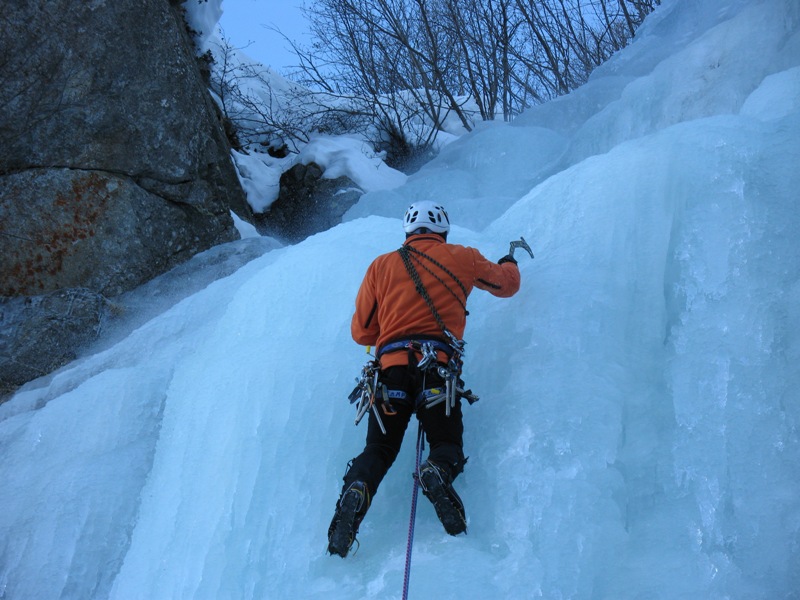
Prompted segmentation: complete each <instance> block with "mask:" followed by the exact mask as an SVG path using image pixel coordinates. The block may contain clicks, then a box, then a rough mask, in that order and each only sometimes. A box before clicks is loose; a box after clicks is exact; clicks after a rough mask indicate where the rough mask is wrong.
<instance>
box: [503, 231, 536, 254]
mask: <svg viewBox="0 0 800 600" xmlns="http://www.w3.org/2000/svg"><path fill="white" fill-rule="evenodd" d="M517 248H522V249H523V250H525V251H526V252H527V253H528V254H530V255H531V258H533V250H531V247H530V246H529V245H528V242H526V241H525V238H524V237H522V236H519V239H518V240H516V241H513V242H511V247H510V248H509V249H508V255H509V256H510V257H511V258H514V250H516V249H517Z"/></svg>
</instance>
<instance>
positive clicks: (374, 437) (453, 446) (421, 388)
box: [344, 365, 466, 496]
mask: <svg viewBox="0 0 800 600" xmlns="http://www.w3.org/2000/svg"><path fill="white" fill-rule="evenodd" d="M380 382H381V383H383V384H386V387H387V389H388V391H389V397H390V403H391V405H392V407H393V409H394V413H395V414H386V412H385V411H383V410H381V409H380V408H379V409H378V410H379V411H380V413H381V420H382V421H383V425H384V427H385V428H386V433H385V434H384V433H383V432H382V431H381V428H380V425H379V424H378V421H377V419H376V418H375V415H374V414H373V412H372V411H371V410H370V411H369V424H368V428H367V443H366V446H365V448H364V451H363V452H362V453H361V454H359V455H358V456H357V457H356V458H354V459H353V460H352V462H351V464H350V468H349V469H348V471H347V473H346V474H345V476H344V482H345V488H346V487H347V486H348V485H350V483H352V482H353V481H363V482H365V483H366V484H367V487H368V488H369V491H370V493H371V495H373V496H374V495H375V492H376V491H377V489H378V486H379V485H380V483H381V481H382V480H383V478H384V476H385V475H386V473H387V471H388V470H389V467H391V466H392V463H394V461H395V458H397V454H398V452H400V446H401V444H402V443H403V436H404V434H405V432H406V429H407V428H408V423H409V421H410V420H411V415H412V414H414V413H416V415H417V419H419V422H420V423H421V425H422V430H423V431H424V432H425V439H426V441H427V443H428V447H429V448H430V454H429V455H428V460H430V461H432V462H434V463H436V464H437V465H438V466H440V467H442V468H443V469H444V471H445V472H446V473H447V474H449V475H450V478H451V480H452V479H455V477H456V476H457V475H458V474H459V473H461V472H462V471H463V470H464V463H465V462H466V461H465V458H464V450H463V435H464V424H463V420H462V415H461V401H460V400H456V404H455V406H454V407H452V408H451V410H450V416H447V414H446V412H445V402H440V403H439V404H437V405H436V406H433V407H430V408H426V407H425V406H424V400H423V398H424V394H425V392H426V391H429V390H432V389H437V388H438V389H440V390H441V391H442V392H444V388H445V384H444V380H443V378H442V377H441V376H440V375H439V374H438V373H436V371H435V369H431V370H428V371H420V370H419V369H418V368H417V367H416V366H413V365H409V366H395V367H389V368H388V369H385V370H384V371H382V372H381V374H380Z"/></svg>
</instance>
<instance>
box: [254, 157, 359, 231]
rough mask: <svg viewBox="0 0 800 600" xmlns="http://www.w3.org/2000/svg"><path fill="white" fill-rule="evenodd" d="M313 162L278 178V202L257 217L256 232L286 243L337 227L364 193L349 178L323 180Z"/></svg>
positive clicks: (319, 169) (320, 169)
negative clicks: (258, 231) (257, 230)
mask: <svg viewBox="0 0 800 600" xmlns="http://www.w3.org/2000/svg"><path fill="white" fill-rule="evenodd" d="M323 174H324V171H323V169H322V167H320V166H319V165H318V164H316V163H313V162H312V163H309V164H307V165H303V164H297V165H295V166H293V167H292V168H291V169H289V170H288V171H286V172H285V173H284V174H283V175H281V183H280V185H281V187H280V192H279V196H278V199H277V200H275V202H273V203H272V205H271V206H270V208H269V211H267V212H266V213H262V214H257V215H256V223H257V225H258V227H259V230H260V231H262V232H263V233H265V234H267V235H272V236H276V237H278V238H281V239H283V240H286V241H287V242H299V241H302V240H303V239H305V238H307V237H308V236H310V235H313V234H315V233H319V232H320V231H325V230H326V229H330V228H331V227H334V226H335V225H338V224H339V223H341V221H342V216H343V215H344V213H346V212H347V210H348V209H349V208H350V207H351V206H353V205H354V204H355V203H356V202H357V201H358V199H359V198H360V197H361V195H362V194H363V192H362V190H360V189H359V188H358V187H357V186H356V184H355V183H353V182H352V181H351V180H350V179H349V178H348V177H339V178H337V179H325V178H323Z"/></svg>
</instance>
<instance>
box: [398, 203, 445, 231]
mask: <svg viewBox="0 0 800 600" xmlns="http://www.w3.org/2000/svg"><path fill="white" fill-rule="evenodd" d="M421 227H427V228H428V229H429V230H431V231H434V232H436V233H447V232H448V231H450V219H449V218H448V217H447V211H446V210H445V209H444V207H443V206H442V205H441V204H436V202H431V201H430V200H421V201H419V202H414V204H412V205H411V206H409V207H408V210H406V214H405V216H404V217H403V230H404V231H405V232H406V233H413V232H414V231H416V230H417V229H420V228H421Z"/></svg>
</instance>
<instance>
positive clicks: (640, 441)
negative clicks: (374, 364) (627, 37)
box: [0, 0, 800, 600]
mask: <svg viewBox="0 0 800 600" xmlns="http://www.w3.org/2000/svg"><path fill="white" fill-rule="evenodd" d="M799 26H800V7H798V4H797V3H796V2H795V1H794V0H763V1H759V0H750V1H745V0H738V1H737V0H704V1H699V0H697V1H695V0H692V1H689V0H671V1H667V0H665V1H664V2H663V6H662V7H661V8H660V9H659V10H658V11H657V12H656V13H654V14H653V15H652V16H651V18H650V19H649V20H648V22H647V23H646V24H645V27H644V29H643V30H642V31H641V34H640V35H639V36H638V37H637V40H636V42H635V43H634V44H632V45H631V46H630V47H629V48H628V49H626V50H625V51H624V52H623V53H621V54H620V55H619V56H618V57H616V58H615V59H614V60H613V61H612V62H611V63H609V64H608V65H606V66H604V67H603V68H602V69H601V70H600V71H599V72H598V73H597V74H596V75H595V77H594V78H593V79H592V80H591V81H590V82H589V84H587V85H586V86H585V87H584V88H582V89H581V90H578V91H576V92H575V93H574V94H571V95H570V96H568V97H566V98H563V99H561V100H558V101H556V102H553V103H551V104H549V105H546V106H543V107H540V108H537V109H535V110H532V111H530V112H529V113H528V114H526V115H523V116H522V117H520V118H519V119H518V121H517V122H515V123H514V124H513V125H503V124H490V125H487V126H484V127H482V128H480V129H479V131H477V132H475V133H474V134H471V135H468V136H465V137H463V138H462V139H460V140H458V141H456V142H454V143H452V144H450V145H449V146H448V147H447V148H446V149H445V151H444V152H443V153H442V155H441V156H440V157H439V158H438V159H437V160H436V161H434V162H433V163H431V164H430V165H428V166H427V167H426V168H424V169H423V170H421V171H420V172H419V173H417V174H416V175H414V176H412V177H410V178H409V181H408V182H407V183H406V184H405V185H404V186H401V187H398V188H396V189H394V190H392V191H391V192H375V193H373V194H369V195H368V196H367V197H366V198H364V200H363V201H362V202H361V204H360V205H359V206H358V207H357V209H354V214H353V215H352V216H353V219H352V220H350V221H348V222H347V223H345V224H343V225H341V226H339V227H337V228H335V229H333V230H330V231H328V232H325V233H321V234H319V235H316V236H313V237H311V238H309V239H307V240H305V241H304V242H302V243H301V244H298V245H296V246H292V247H284V248H276V249H272V250H270V251H268V252H266V253H264V254H263V255H262V256H261V257H259V258H256V259H254V260H252V261H250V262H248V263H247V264H246V265H245V266H243V267H242V268H240V269H239V270H237V271H236V272H235V273H233V274H232V275H229V276H227V277H225V278H222V279H219V280H217V281H215V282H213V283H211V284H209V285H208V286H207V287H205V288H204V289H202V290H201V291H198V292H196V293H193V294H191V295H189V296H188V297H185V298H184V299H183V300H181V301H180V302H178V303H177V304H175V305H174V306H173V307H172V308H171V309H169V310H167V311H166V312H164V313H163V314H161V315H159V316H155V317H154V318H152V319H151V320H150V321H149V322H147V323H145V324H143V325H142V326H140V327H139V328H138V329H136V330H135V331H134V332H132V333H131V334H130V335H128V336H127V337H125V338H124V339H122V340H121V341H119V342H118V343H117V344H116V345H114V346H113V347H110V348H108V349H106V350H103V351H101V352H98V353H97V354H94V355H92V356H90V357H88V358H85V359H82V360H80V361H77V362H76V363H74V364H72V365H70V366H68V367H66V368H65V369H63V370H62V371H60V372H59V373H57V374H55V375H54V376H52V377H50V378H48V379H47V380H44V381H39V382H35V384H33V385H31V386H29V387H28V389H26V390H24V391H21V392H19V393H18V394H17V395H16V396H15V397H14V398H13V399H12V400H11V401H10V402H8V403H6V404H4V405H2V406H0V448H2V457H3V458H2V461H0V481H2V485H1V486H0V506H2V510H1V511H0V597H2V598H9V599H10V598H15V599H16V598H59V597H61V598H106V597H110V598H118V599H125V600H127V599H136V598H148V599H154V598H155V599H160V598H164V599H167V598H170V599H172V598H209V599H211V598H214V599H226V598H230V599H241V598H269V599H274V598H278V599H283V598H286V599H289V598H292V599H294V598H326V599H327V598H346V599H352V598H398V597H400V594H401V591H402V580H403V568H404V563H405V544H406V534H407V528H408V515H409V508H410V499H411V477H410V473H411V471H412V468H413V460H414V456H413V443H412V442H410V441H409V442H408V443H407V445H406V446H407V447H406V448H404V451H403V452H402V453H401V456H400V457H399V459H398V461H397V463H396V464H395V466H394V468H393V469H392V471H391V472H390V474H389V476H388V477H387V479H386V480H385V482H384V484H383V485H382V487H381V490H380V493H379V494H378V495H377V497H376V498H375V500H374V502H373V505H372V508H371V510H370V512H369V514H368V516H367V519H366V520H365V521H364V524H363V525H362V528H361V533H360V536H359V537H360V541H361V547H360V549H359V551H358V552H357V553H356V554H355V555H353V556H351V557H348V558H347V559H346V560H340V559H339V558H332V557H328V556H326V555H325V546H326V531H327V526H328V523H329V521H330V517H331V515H332V511H333V507H334V503H335V501H336V496H337V494H338V491H339V486H340V479H341V476H342V474H343V473H344V469H345V465H346V463H347V461H348V460H349V459H350V458H351V457H353V456H355V455H356V454H357V453H358V452H359V451H360V450H361V447H362V443H363V436H364V433H365V429H364V426H363V425H362V426H361V427H360V428H358V429H357V428H355V427H353V423H352V418H353V413H352V407H351V406H350V405H349V404H348V403H347V401H346V396H347V394H348V393H349V392H350V390H351V389H352V386H353V379H354V378H355V376H356V375H357V374H358V371H359V369H360V366H361V364H362V363H363V361H364V360H365V358H366V357H365V355H364V353H363V349H361V348H359V347H357V346H356V345H355V344H354V343H353V342H352V341H351V340H350V338H349V319H350V315H351V311H352V308H353V300H354V296H355V292H356V289H357V287H358V285H359V283H360V280H361V277H362V275H363V273H364V271H365V269H366V267H367V265H368V264H369V262H370V260H371V259H372V258H373V257H374V256H375V255H376V254H378V253H382V252H386V251H390V250H392V249H393V248H395V247H396V246H397V245H398V244H399V243H400V241H401V238H402V230H401V226H400V220H399V216H400V215H401V214H402V210H403V208H404V207H405V205H406V204H407V203H409V202H410V201H411V200H414V199H418V198H420V197H426V198H427V197H430V198H437V199H440V200H442V201H443V202H444V203H445V205H446V206H448V208H449V209H450V214H451V217H452V219H453V221H455V222H456V223H457V224H460V225H461V226H460V227H459V226H456V227H455V228H454V231H453V232H452V234H451V241H454V242H457V243H463V244H467V245H473V246H476V247H478V248H479V249H481V250H482V251H483V252H484V253H485V254H487V255H488V256H490V257H492V258H499V257H500V256H502V255H503V254H504V253H505V252H506V251H507V248H508V246H507V243H508V241H509V240H510V239H514V238H517V237H518V236H519V235H520V234H521V235H523V236H525V238H526V239H527V240H528V241H530V242H531V243H532V245H533V247H534V250H535V252H536V259H535V260H533V261H530V260H527V259H524V260H523V261H521V263H520V266H521V271H522V280H523V287H522V290H521V292H520V293H519V294H518V295H517V296H515V297H514V298H512V299H509V300H498V299H495V298H493V297H490V296H488V295H485V294H480V292H476V293H475V294H474V295H473V296H472V297H471V299H470V312H471V316H470V322H469V325H468V328H467V334H466V339H467V341H468V346H467V366H466V372H465V376H466V379H467V383H468V384H469V386H470V387H471V388H472V389H474V390H475V391H476V392H477V393H478V394H479V395H480V396H481V397H482V399H481V401H480V402H478V403H477V404H475V405H473V406H471V407H468V408H467V409H465V413H466V414H465V424H466V429H467V431H466V440H465V441H466V451H467V454H468V455H469V456H470V461H469V464H468V465H467V469H466V472H465V473H464V475H463V476H462V477H461V478H459V479H458V481H457V488H458V489H459V492H460V494H461V496H462V498H463V499H464V502H465V504H466V507H467V511H468V518H469V533H468V535H466V536H460V537H458V538H452V537H449V536H447V535H446V534H444V532H443V530H442V528H441V526H440V524H439V523H438V522H437V520H436V516H435V514H434V512H433V510H432V508H431V507H430V506H429V505H428V504H427V502H426V501H425V500H424V499H422V500H421V504H420V510H419V513H418V517H417V527H416V537H415V546H414V558H413V566H412V572H411V588H410V592H411V593H410V597H412V598H415V597H419V598H423V597H438V598H539V597H541V598H546V599H548V600H549V599H563V598H574V599H587V598H608V599H612V598H613V599H642V598H648V599H664V600H672V599H675V598H687V599H700V598H702V599H715V598H719V599H722V598H742V599H744V598H747V599H753V598H758V599H762V598H763V599H765V600H766V599H769V600H772V599H774V598H796V597H798V596H797V594H798V590H800V569H798V564H800V548H798V545H797V543H798V542H797V541H798V539H800V482H798V479H797V475H796V474H797V465H798V464H799V463H800V439H799V438H798V424H799V423H798V422H799V420H800V391H798V390H800V368H798V364H800V313H799V312H798V308H797V307H798V306H800V245H798V243H797V239H798V233H800V207H798V200H797V198H798V196H797V190H798V189H800V171H798V169H797V165H798V164H800V100H798V98H800V94H798V88H799V87H800V84H799V83H798V69H800V34H799V33H798V31H799V30H800V27H799ZM358 211H360V213H359V212H358ZM361 216H363V217H364V218H358V217H361ZM411 436H413V432H411V431H410V432H409V438H410V437H411Z"/></svg>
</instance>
